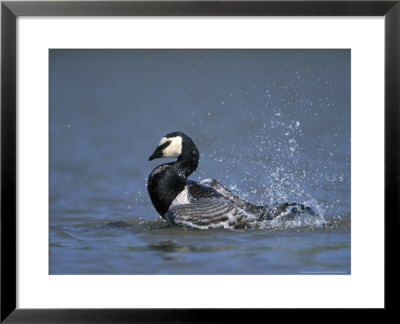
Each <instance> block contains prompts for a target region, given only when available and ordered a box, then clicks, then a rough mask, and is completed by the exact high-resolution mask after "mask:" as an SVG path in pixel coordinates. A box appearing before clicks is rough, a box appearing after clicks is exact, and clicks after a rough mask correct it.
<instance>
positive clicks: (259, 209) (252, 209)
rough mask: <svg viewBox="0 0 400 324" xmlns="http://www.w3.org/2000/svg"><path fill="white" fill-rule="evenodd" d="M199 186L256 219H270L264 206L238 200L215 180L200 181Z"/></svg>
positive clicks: (237, 197)
mask: <svg viewBox="0 0 400 324" xmlns="http://www.w3.org/2000/svg"><path fill="white" fill-rule="evenodd" d="M200 184H201V185H203V186H204V187H208V188H210V189H212V190H214V191H216V192H217V193H219V194H220V195H222V196H224V197H226V198H227V199H229V200H230V201H232V202H233V203H234V204H235V205H236V206H238V207H239V208H240V209H242V210H244V211H245V212H247V213H250V214H252V215H254V216H257V217H258V218H263V219H270V217H269V216H268V211H269V210H268V208H267V207H266V206H258V205H256V204H253V203H251V202H248V201H246V200H244V199H243V198H240V197H239V196H236V195H235V194H233V193H232V191H231V190H229V189H228V188H227V187H225V186H224V185H222V184H220V183H219V182H218V181H217V180H215V179H205V180H203V181H201V182H200Z"/></svg>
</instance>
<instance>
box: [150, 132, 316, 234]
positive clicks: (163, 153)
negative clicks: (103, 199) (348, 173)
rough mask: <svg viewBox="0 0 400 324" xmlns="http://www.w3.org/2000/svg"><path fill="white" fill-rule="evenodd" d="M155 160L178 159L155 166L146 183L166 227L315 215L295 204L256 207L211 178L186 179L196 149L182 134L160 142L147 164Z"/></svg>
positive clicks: (253, 223)
mask: <svg viewBox="0 0 400 324" xmlns="http://www.w3.org/2000/svg"><path fill="white" fill-rule="evenodd" d="M157 158H177V160H176V161H174V162H171V163H166V164H161V165H159V166H157V167H156V168H155V169H154V170H153V171H152V172H151V173H150V176H149V178H148V184H147V189H148V192H149V195H150V199H151V201H152V203H153V205H154V207H155V209H156V210H157V212H158V213H159V214H160V215H161V216H162V217H163V218H164V219H165V220H166V221H167V223H168V224H169V225H177V226H183V227H192V228H197V229H210V228H231V229H239V228H256V227H258V224H259V223H260V222H262V221H264V220H272V219H274V218H275V217H278V216H285V217H293V216H295V215H298V214H302V213H307V214H311V215H315V213H314V211H313V210H312V209H311V208H310V207H306V206H304V205H301V204H297V203H293V204H288V203H285V204H277V205H273V206H258V205H255V204H253V203H250V202H247V201H245V200H244V199H242V198H240V197H238V196H236V195H234V194H233V193H232V192H231V191H230V190H229V189H228V188H226V187H225V186H223V185H221V184H220V183H218V182H217V181H216V180H213V179H206V180H203V181H201V182H196V181H192V180H188V177H189V175H190V174H192V173H193V172H194V171H195V170H196V169H197V166H198V163H199V150H198V149H197V147H196V145H195V144H194V143H193V141H192V139H191V138H190V137H189V136H187V135H185V134H184V133H182V132H172V133H169V134H167V135H165V136H164V137H163V138H162V139H161V141H160V144H159V145H158V146H157V148H156V150H155V151H154V153H153V154H152V155H151V156H150V158H149V161H151V160H153V159H157Z"/></svg>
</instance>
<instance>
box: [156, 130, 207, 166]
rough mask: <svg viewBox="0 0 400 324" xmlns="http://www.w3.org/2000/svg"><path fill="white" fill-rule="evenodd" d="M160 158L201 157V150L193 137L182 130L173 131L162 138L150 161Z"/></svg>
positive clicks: (182, 158) (181, 158)
mask: <svg viewBox="0 0 400 324" xmlns="http://www.w3.org/2000/svg"><path fill="white" fill-rule="evenodd" d="M158 158H178V160H186V159H189V160H190V159H196V160H198V159H199V150H198V149H197V147H196V145H195V144H194V142H193V141H192V139H191V138H190V137H189V136H187V135H185V134H184V133H182V132H172V133H169V134H167V135H165V136H164V137H163V138H161V140H160V143H159V144H158V146H157V148H156V149H155V151H154V153H153V154H152V155H151V156H150V157H149V161H151V160H154V159H158Z"/></svg>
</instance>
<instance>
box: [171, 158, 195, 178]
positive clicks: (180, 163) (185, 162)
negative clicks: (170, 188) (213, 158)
mask: <svg viewBox="0 0 400 324" xmlns="http://www.w3.org/2000/svg"><path fill="white" fill-rule="evenodd" d="M173 165H174V168H175V170H176V171H177V172H178V174H179V176H181V177H182V176H183V177H184V178H185V179H186V178H187V177H189V176H190V175H191V174H192V173H193V172H194V171H196V169H197V166H198V165H199V157H198V155H197V154H196V155H194V154H190V155H186V156H181V157H179V159H178V160H176V162H175V163H174V164H173Z"/></svg>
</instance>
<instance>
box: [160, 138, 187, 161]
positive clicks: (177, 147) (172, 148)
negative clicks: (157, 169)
mask: <svg viewBox="0 0 400 324" xmlns="http://www.w3.org/2000/svg"><path fill="white" fill-rule="evenodd" d="M166 141H171V143H170V144H169V145H168V146H167V147H166V148H165V149H164V150H163V157H166V158H176V157H178V156H179V155H181V153H182V137H180V136H176V137H170V138H165V137H163V138H162V139H161V142H160V145H162V144H164V143H165V142H166Z"/></svg>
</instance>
